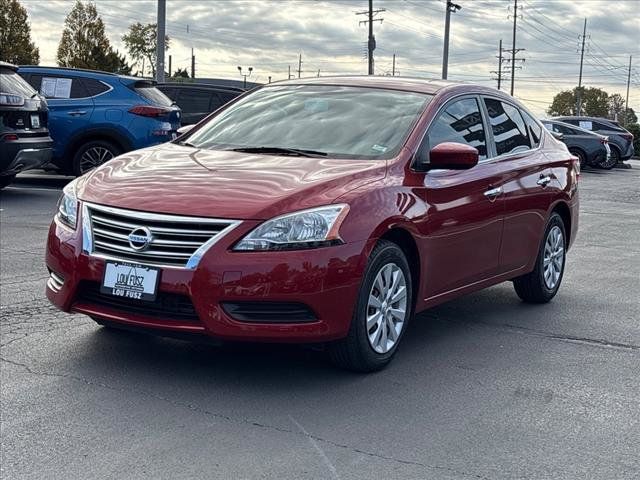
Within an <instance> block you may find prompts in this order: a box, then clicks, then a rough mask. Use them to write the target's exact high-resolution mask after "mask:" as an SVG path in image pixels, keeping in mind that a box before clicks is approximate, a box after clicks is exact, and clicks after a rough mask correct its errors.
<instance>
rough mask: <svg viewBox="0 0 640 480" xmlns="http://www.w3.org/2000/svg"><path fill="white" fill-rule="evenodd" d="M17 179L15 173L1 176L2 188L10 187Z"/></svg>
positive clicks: (0, 184) (0, 187)
mask: <svg viewBox="0 0 640 480" xmlns="http://www.w3.org/2000/svg"><path fill="white" fill-rule="evenodd" d="M15 179H16V176H15V175H5V176H2V177H0V190H2V189H3V188H4V187H8V186H9V185H10V184H11V183H13V181H14V180H15Z"/></svg>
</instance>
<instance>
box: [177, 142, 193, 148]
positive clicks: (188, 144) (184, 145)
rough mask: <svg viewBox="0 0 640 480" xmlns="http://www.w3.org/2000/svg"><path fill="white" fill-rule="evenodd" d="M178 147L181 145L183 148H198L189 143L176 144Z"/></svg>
mask: <svg viewBox="0 0 640 480" xmlns="http://www.w3.org/2000/svg"><path fill="white" fill-rule="evenodd" d="M178 145H182V146H183V147H191V148H198V147H196V146H195V145H194V144H193V143H189V142H185V141H182V142H178Z"/></svg>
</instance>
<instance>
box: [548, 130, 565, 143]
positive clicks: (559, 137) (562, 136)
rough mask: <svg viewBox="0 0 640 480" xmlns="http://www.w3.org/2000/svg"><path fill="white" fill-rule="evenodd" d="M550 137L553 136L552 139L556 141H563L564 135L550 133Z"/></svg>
mask: <svg viewBox="0 0 640 480" xmlns="http://www.w3.org/2000/svg"><path fill="white" fill-rule="evenodd" d="M551 135H553V138H555V139H556V140H560V141H562V140H564V133H560V132H554V131H551Z"/></svg>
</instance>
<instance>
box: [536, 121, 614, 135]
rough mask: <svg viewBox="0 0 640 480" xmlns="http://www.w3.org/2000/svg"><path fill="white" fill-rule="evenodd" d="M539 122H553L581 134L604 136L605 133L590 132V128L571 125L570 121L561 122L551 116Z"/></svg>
mask: <svg viewBox="0 0 640 480" xmlns="http://www.w3.org/2000/svg"><path fill="white" fill-rule="evenodd" d="M541 122H543V123H545V122H548V123H555V124H557V125H561V126H563V127H567V128H570V129H571V130H576V131H578V132H580V133H583V134H589V135H595V136H596V137H602V138H606V136H605V135H601V134H599V133H597V132H592V131H591V130H587V129H586V128H581V127H578V126H577V125H573V124H571V123H565V122H562V121H560V120H555V119H553V118H552V119H545V120H541Z"/></svg>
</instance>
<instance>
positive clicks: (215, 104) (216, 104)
mask: <svg viewBox="0 0 640 480" xmlns="http://www.w3.org/2000/svg"><path fill="white" fill-rule="evenodd" d="M221 106H222V101H221V100H220V94H217V93H212V94H211V104H210V105H209V111H210V112H213V111H215V110H217V109H219V108H220V107H221Z"/></svg>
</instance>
